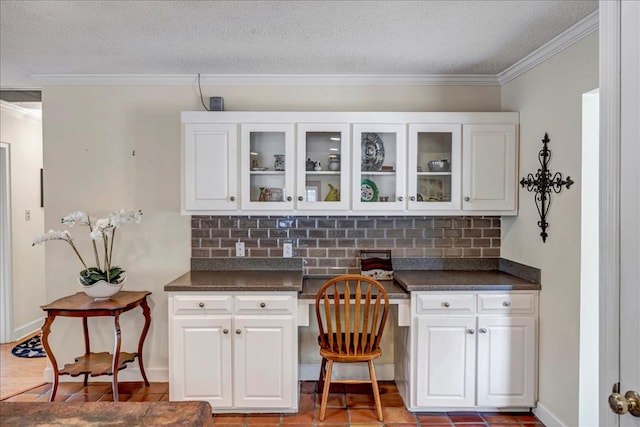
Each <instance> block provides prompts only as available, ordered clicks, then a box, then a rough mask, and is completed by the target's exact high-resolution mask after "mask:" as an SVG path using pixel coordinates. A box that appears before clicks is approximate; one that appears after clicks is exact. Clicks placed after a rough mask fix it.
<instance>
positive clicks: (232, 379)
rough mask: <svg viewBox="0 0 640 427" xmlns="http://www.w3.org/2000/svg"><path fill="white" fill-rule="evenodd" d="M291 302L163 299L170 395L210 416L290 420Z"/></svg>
mask: <svg viewBox="0 0 640 427" xmlns="http://www.w3.org/2000/svg"><path fill="white" fill-rule="evenodd" d="M296 307H297V296H296V294H295V293H288V292H283V293H279V292H273V293H269V294H268V295H267V294H265V295H257V294H251V293H236V294H224V295H222V294H213V293H198V294H195V293H188V294H186V293H183V294H176V293H174V294H172V295H171V296H170V297H169V330H170V333H169V349H170V350H169V355H170V360H169V395H170V399H171V400H172V401H181V400H204V401H207V402H209V403H210V404H211V406H212V407H213V411H214V412H256V411H258V410H259V411H260V412H296V411H297V406H298V373H297V366H298V363H297V360H298V344H297V330H296V323H295V319H296V313H295V311H296Z"/></svg>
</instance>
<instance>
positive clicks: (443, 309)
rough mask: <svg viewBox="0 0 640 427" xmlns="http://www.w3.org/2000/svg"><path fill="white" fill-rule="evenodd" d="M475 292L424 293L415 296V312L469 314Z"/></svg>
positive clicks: (473, 302) (471, 311)
mask: <svg viewBox="0 0 640 427" xmlns="http://www.w3.org/2000/svg"><path fill="white" fill-rule="evenodd" d="M474 312H475V294H463V293H454V294H425V295H418V296H417V297H416V314H470V313H474Z"/></svg>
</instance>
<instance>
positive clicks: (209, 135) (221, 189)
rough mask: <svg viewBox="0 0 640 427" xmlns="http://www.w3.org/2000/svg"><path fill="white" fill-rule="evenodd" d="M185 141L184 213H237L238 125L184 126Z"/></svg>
mask: <svg viewBox="0 0 640 427" xmlns="http://www.w3.org/2000/svg"><path fill="white" fill-rule="evenodd" d="M183 138H184V142H183V144H184V147H183V153H182V155H183V168H184V171H183V176H184V183H183V185H184V196H183V197H184V199H183V211H186V212H194V211H195V212H197V211H207V210H235V209H237V208H238V194H237V193H238V188H237V187H238V165H237V163H238V160H237V159H238V154H237V144H238V141H237V131H236V125H234V124H211V123H208V124H193V123H191V124H185V125H184V136H183Z"/></svg>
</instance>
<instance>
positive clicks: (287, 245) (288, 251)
mask: <svg viewBox="0 0 640 427" xmlns="http://www.w3.org/2000/svg"><path fill="white" fill-rule="evenodd" d="M292 256H293V243H291V242H284V243H283V244H282V257H283V258H291V257H292Z"/></svg>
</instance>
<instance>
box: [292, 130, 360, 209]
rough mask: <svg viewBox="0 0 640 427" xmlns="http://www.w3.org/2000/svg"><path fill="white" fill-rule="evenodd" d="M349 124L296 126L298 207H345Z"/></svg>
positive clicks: (347, 198) (346, 198)
mask: <svg viewBox="0 0 640 427" xmlns="http://www.w3.org/2000/svg"><path fill="white" fill-rule="evenodd" d="M348 129H349V127H348V125H342V124H336V125H333V124H299V125H298V140H299V141H298V149H299V153H298V168H299V173H298V180H297V182H298V191H297V192H298V203H297V207H298V208H299V209H323V210H325V209H334V210H335V209H348V206H349V205H348V202H349V191H348V171H349V166H348V163H347V162H348V161H349V152H348V149H346V147H348V138H349V132H348Z"/></svg>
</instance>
